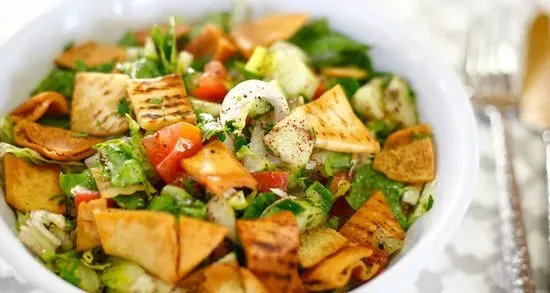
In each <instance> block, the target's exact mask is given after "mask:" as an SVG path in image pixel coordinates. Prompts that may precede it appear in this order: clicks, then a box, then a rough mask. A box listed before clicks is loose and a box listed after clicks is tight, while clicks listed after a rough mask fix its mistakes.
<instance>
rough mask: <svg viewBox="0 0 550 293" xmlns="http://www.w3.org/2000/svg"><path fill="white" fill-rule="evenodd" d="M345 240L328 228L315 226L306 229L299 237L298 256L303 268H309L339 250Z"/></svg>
mask: <svg viewBox="0 0 550 293" xmlns="http://www.w3.org/2000/svg"><path fill="white" fill-rule="evenodd" d="M346 242H347V240H346V238H345V237H344V236H342V235H340V234H339V233H338V232H336V231H335V230H333V229H330V228H316V229H312V230H309V231H306V232H305V233H304V234H302V235H301V237H300V249H299V250H298V258H299V260H300V265H301V266H302V267H303V268H310V267H312V266H314V265H316V264H318V263H319V262H321V261H322V260H323V259H325V258H326V257H327V256H329V255H331V254H333V253H335V252H336V251H338V250H340V248H342V247H343V246H344V245H345V244H346Z"/></svg>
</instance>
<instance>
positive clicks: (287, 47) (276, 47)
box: [269, 41, 309, 64]
mask: <svg viewBox="0 0 550 293" xmlns="http://www.w3.org/2000/svg"><path fill="white" fill-rule="evenodd" d="M269 51H271V52H275V51H282V52H285V53H287V54H290V55H294V56H296V57H297V58H298V59H300V61H302V62H304V63H306V64H307V63H309V57H308V56H307V54H306V53H305V52H304V50H302V49H301V48H300V47H298V46H296V45H294V44H292V43H289V42H286V41H278V42H276V43H275V44H273V45H271V47H269Z"/></svg>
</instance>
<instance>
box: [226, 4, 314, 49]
mask: <svg viewBox="0 0 550 293" xmlns="http://www.w3.org/2000/svg"><path fill="white" fill-rule="evenodd" d="M308 19H309V15H307V14H305V13H294V14H290V13H289V14H285V13H274V14H270V15H267V16H264V17H262V18H260V19H257V20H255V21H252V22H250V23H246V24H244V25H242V26H240V27H237V28H234V29H233V30H232V31H231V36H232V37H233V39H234V41H235V43H236V44H237V47H239V50H240V51H241V54H243V55H244V56H245V57H246V58H248V57H250V55H251V54H252V51H253V50H254V48H256V47H258V46H262V47H267V46H269V45H271V44H273V43H275V42H276V41H281V40H287V39H289V38H291V37H292V36H293V35H294V34H295V33H296V32H297V31H298V30H299V29H300V28H301V27H302V26H303V25H304V24H305V23H306V21H307V20H308Z"/></svg>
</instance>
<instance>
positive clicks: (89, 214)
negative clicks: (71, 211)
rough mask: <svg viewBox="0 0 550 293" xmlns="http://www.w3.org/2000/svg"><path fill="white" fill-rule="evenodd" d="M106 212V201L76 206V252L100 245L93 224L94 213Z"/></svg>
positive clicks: (101, 200) (98, 200)
mask: <svg viewBox="0 0 550 293" xmlns="http://www.w3.org/2000/svg"><path fill="white" fill-rule="evenodd" d="M105 210H107V199H105V198H100V199H95V200H92V201H89V202H83V203H81V204H80V205H79V206H78V215H77V217H76V250H77V251H85V250H88V249H91V248H94V247H96V246H100V245H101V240H100V239H99V233H98V231H97V226H96V224H95V217H94V212H95V211H105Z"/></svg>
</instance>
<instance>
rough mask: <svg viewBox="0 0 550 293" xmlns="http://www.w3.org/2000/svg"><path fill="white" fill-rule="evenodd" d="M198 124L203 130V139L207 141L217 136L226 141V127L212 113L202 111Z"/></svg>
mask: <svg viewBox="0 0 550 293" xmlns="http://www.w3.org/2000/svg"><path fill="white" fill-rule="evenodd" d="M197 126H198V127H199V129H200V130H201V133H202V140H203V141H206V140H209V139H210V138H212V137H213V136H217V137H218V139H219V140H221V141H224V140H225V137H226V131H225V127H224V126H223V125H222V123H221V122H220V121H219V119H217V118H214V116H212V115H211V114H208V113H201V114H199V115H198V117H197Z"/></svg>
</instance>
